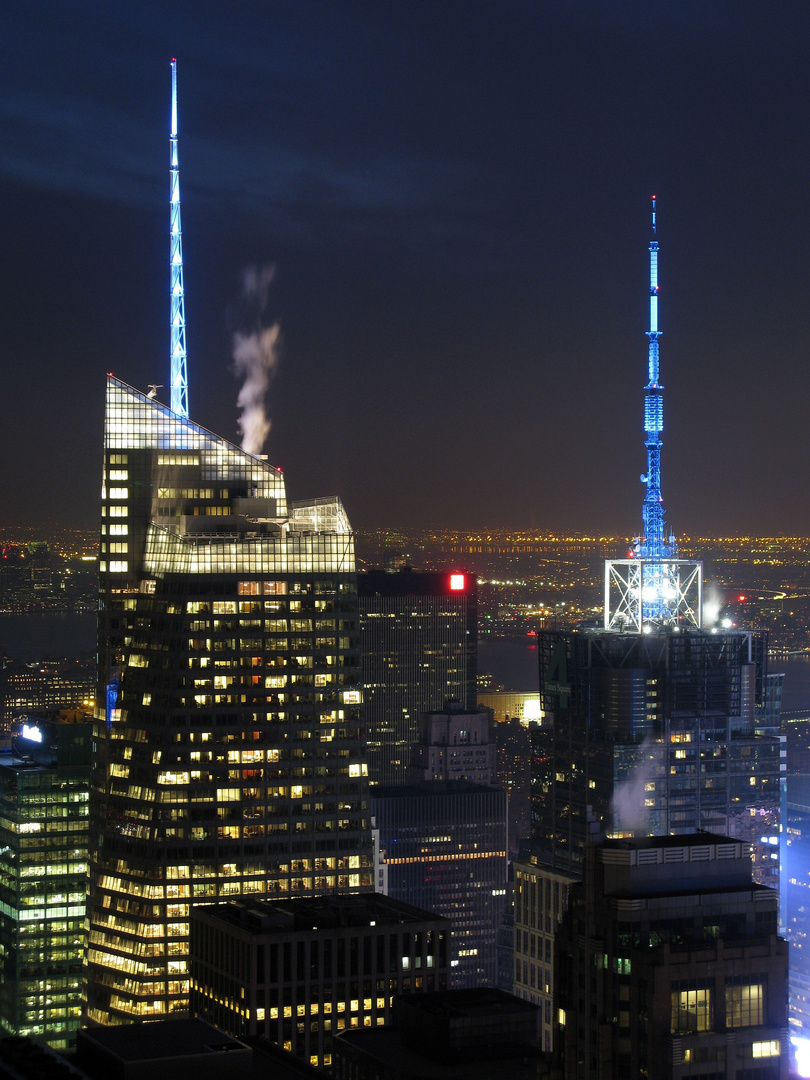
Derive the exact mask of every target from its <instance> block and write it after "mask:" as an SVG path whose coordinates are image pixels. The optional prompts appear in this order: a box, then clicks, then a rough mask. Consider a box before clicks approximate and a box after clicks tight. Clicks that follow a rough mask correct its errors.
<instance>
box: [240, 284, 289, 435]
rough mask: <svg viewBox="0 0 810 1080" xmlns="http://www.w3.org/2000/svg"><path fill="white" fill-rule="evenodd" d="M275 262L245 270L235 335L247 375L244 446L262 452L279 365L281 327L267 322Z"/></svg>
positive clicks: (242, 397) (243, 402) (243, 400)
mask: <svg viewBox="0 0 810 1080" xmlns="http://www.w3.org/2000/svg"><path fill="white" fill-rule="evenodd" d="M274 273H275V268H274V267H272V266H264V267H261V268H259V267H256V266H248V267H247V268H246V269H245V270H244V271H243V272H242V294H241V297H240V302H239V303H240V306H239V315H238V328H237V329H236V330H235V331H234V335H233V367H234V373H235V374H236V376H237V377H240V378H243V379H244V382H243V383H242V389H241V390H240V391H239V396H238V398H237V399H236V403H237V405H238V406H239V408H240V409H241V410H242V412H241V415H240V416H239V419H238V421H237V422H238V424H239V428H240V430H241V432H242V449H243V450H246V451H247V453H249V454H260V453H261V451H262V447H263V446H264V442H265V439H266V438H267V436H268V434H269V433H270V420H269V418H268V416H267V412H266V409H265V397H266V395H267V391H268V389H269V387H270V383H271V381H272V379H273V375H274V374H275V371H276V368H277V366H278V359H279V355H278V350H279V337H280V333H281V331H280V327H279V325H278V323H273V325H272V326H265V323H264V312H265V308H266V307H267V294H268V291H269V289H270V284H271V282H272V280H273V275H274Z"/></svg>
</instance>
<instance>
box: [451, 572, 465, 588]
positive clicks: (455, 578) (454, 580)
mask: <svg viewBox="0 0 810 1080" xmlns="http://www.w3.org/2000/svg"><path fill="white" fill-rule="evenodd" d="M450 591H451V592H463V591H464V575H463V574H451V575H450Z"/></svg>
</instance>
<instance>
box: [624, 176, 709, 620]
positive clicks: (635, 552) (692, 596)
mask: <svg viewBox="0 0 810 1080" xmlns="http://www.w3.org/2000/svg"><path fill="white" fill-rule="evenodd" d="M660 336H661V331H660V330H659V329H658V228H657V222H656V198H655V195H653V197H652V237H651V238H650V329H649V330H648V331H647V337H648V338H649V339H650V344H649V350H648V356H647V366H648V382H647V385H646V386H645V387H644V434H645V440H644V446H645V447H646V450H647V471H646V473H644V474H642V477H641V482H642V484H644V485H646V488H647V491H646V494H645V496H644V505H643V507H642V512H641V513H642V521H643V523H644V532H643V535H642V536H638V537H636V539H635V541H634V543H633V548H632V551H630V553H629V558H627V559H608V560H607V561H606V562H605V629H606V630H618V631H622V632H631V633H654V632H661V631H671V630H674V631H679V630H681V629H687V628H689V627H698V628H699V627H700V626H701V625H702V618H703V614H702V612H703V565H702V563H700V562H696V561H695V560H692V559H679V558H678V551H677V547H676V544H675V537H674V536H673V535H671V534H670V535H669V536H667V535H666V523H665V521H664V498H663V496H662V494H661V432H662V431H663V430H664V395H663V389H664V388H663V386H662V385H661V383H660V381H659V378H660V372H659V367H658V339H659V338H660Z"/></svg>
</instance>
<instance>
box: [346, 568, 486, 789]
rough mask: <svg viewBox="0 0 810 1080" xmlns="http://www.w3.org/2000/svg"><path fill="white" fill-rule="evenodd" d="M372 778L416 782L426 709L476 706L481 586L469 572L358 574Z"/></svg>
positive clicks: (384, 782)
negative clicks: (416, 749) (448, 703)
mask: <svg viewBox="0 0 810 1080" xmlns="http://www.w3.org/2000/svg"><path fill="white" fill-rule="evenodd" d="M357 584H358V591H359V595H360V635H361V651H362V657H363V685H364V694H365V698H364V700H365V712H364V715H365V722H366V726H367V728H368V748H367V749H368V765H369V779H370V781H371V783H372V785H374V784H379V785H381V786H386V787H393V786H397V785H406V784H408V783H410V782H412V780H413V779H415V774H414V772H413V771H412V766H413V761H412V757H411V748H412V747H414V746H416V745H417V744H418V743H419V741H420V738H421V726H420V725H421V720H422V715H423V714H424V713H426V712H436V711H439V710H441V709H442V708H444V704H445V702H446V701H448V700H453V701H458V702H460V703H461V704H462V705H463V706H464V708H466V709H470V710H473V709H475V708H476V675H477V655H478V609H477V582H476V579H475V576H474V575H471V574H466V573H438V572H429V573H427V572H418V571H415V570H411V569H409V568H406V569H403V570H398V571H394V572H388V571H383V570H374V571H370V572H369V573H365V574H358V576H357Z"/></svg>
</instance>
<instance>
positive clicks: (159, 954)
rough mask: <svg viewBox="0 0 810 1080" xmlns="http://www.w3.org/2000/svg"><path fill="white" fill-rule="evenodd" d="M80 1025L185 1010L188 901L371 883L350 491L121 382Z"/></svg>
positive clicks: (115, 417)
mask: <svg viewBox="0 0 810 1080" xmlns="http://www.w3.org/2000/svg"><path fill="white" fill-rule="evenodd" d="M101 520H102V525H101V552H100V563H99V584H100V614H99V687H98V693H99V697H98V700H99V701H100V702H103V703H104V705H103V707H101V708H100V709H99V711H98V716H97V721H96V747H95V754H94V770H93V779H92V790H91V826H90V875H91V886H90V903H89V908H88V911H89V926H90V940H89V947H88V959H87V972H86V975H87V986H86V993H87V1019H88V1020H90V1021H96V1022H100V1023H121V1022H127V1021H131V1020H134V1019H157V1018H162V1017H166V1016H168V1015H182V1014H183V1013H185V1012H186V1011H187V1009H188V993H189V972H188V938H189V912H190V906H191V905H192V904H194V903H206V902H209V903H210V902H213V901H215V900H218V899H222V898H223V897H237V896H240V895H248V894H249V895H254V896H283V895H307V894H316V893H328V892H333V891H340V892H359V891H365V890H368V889H370V888H371V884H372V848H371V832H370V825H369V816H368V795H367V784H368V781H367V777H366V766H365V763H364V761H365V759H364V755H363V741H364V733H363V730H362V727H361V718H360V701H361V693H362V692H361V689H360V665H359V625H358V604H357V587H356V577H355V561H354V538H353V535H352V532H351V527H350V525H349V522H348V519H347V517H346V514H345V512H344V510H343V507H342V505H341V503H340V500H339V499H337V498H328V499H321V500H314V501H311V502H306V503H304V502H301V503H291V504H288V503H287V498H286V491H285V484H284V478H283V476H282V474H281V472H280V470H278V469H276V468H274V467H273V466H271V465H269V464H268V463H267V462H266V461H265V460H264V459H262V458H259V457H255V456H253V455H251V454H248V453H246V452H244V451H242V450H240V449H239V448H238V447H236V446H234V445H232V444H230V443H228V442H226V441H225V440H224V439H221V438H219V437H218V436H216V435H213V434H212V433H211V432H209V431H206V430H205V429H204V428H201V427H199V426H198V425H196V424H194V423H192V422H191V421H190V420H187V419H185V418H183V417H181V416H179V415H178V414H176V413H173V412H171V411H170V410H169V409H168V408H166V407H165V406H163V405H161V404H160V403H159V402H157V401H155V400H153V399H150V398H149V397H148V396H147V395H144V394H141V393H139V392H138V391H136V390H133V389H132V388H131V387H129V386H126V385H125V384H124V383H122V382H121V381H119V380H118V379H115V378H113V377H112V376H110V377H109V379H108V384H107V410H106V424H105V462H104V486H103V491H102V519H101Z"/></svg>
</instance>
